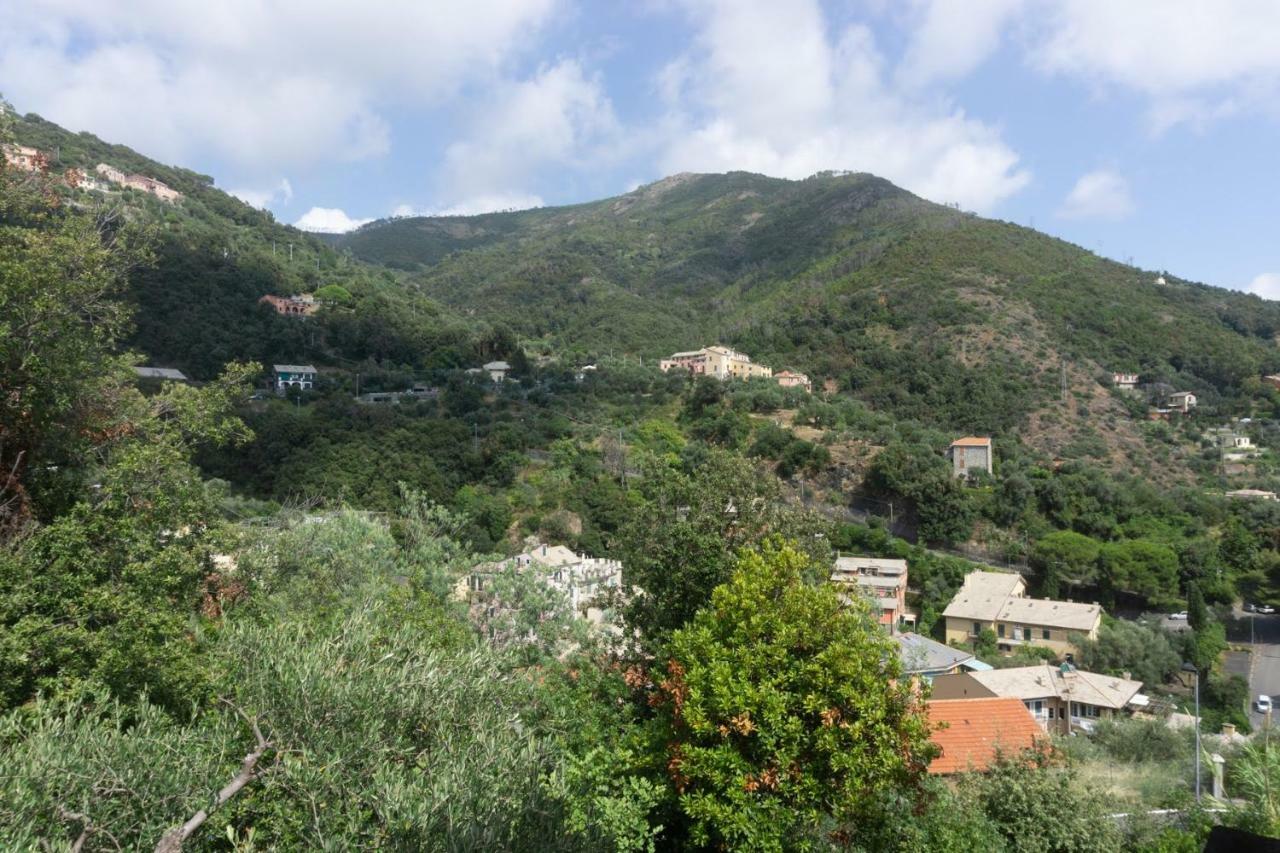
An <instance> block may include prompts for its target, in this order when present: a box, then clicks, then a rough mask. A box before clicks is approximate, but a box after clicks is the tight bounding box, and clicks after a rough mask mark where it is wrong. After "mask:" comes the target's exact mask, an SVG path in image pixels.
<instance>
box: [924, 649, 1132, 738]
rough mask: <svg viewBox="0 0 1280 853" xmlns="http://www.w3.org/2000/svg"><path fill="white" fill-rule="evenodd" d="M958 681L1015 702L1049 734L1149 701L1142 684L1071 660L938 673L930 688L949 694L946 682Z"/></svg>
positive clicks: (1088, 725) (1089, 727)
mask: <svg viewBox="0 0 1280 853" xmlns="http://www.w3.org/2000/svg"><path fill="white" fill-rule="evenodd" d="M959 679H968V680H970V681H973V682H977V683H978V684H979V685H981V686H982V687H983V688H985V689H987V690H989V691H991V693H992V694H993V695H995V696H998V697H1001V698H1010V699H1017V700H1019V701H1020V702H1022V704H1023V705H1024V706H1025V707H1026V709H1027V710H1028V711H1029V712H1030V713H1031V716H1032V717H1033V718H1034V719H1035V721H1036V723H1037V724H1039V726H1040V728H1041V729H1042V730H1043V731H1045V732H1047V733H1048V734H1064V735H1065V734H1071V733H1072V732H1079V731H1083V732H1086V733H1089V732H1092V731H1093V729H1094V727H1095V726H1096V725H1097V723H1098V721H1099V720H1107V719H1112V718H1114V717H1118V716H1126V715H1128V714H1131V713H1133V712H1135V711H1141V710H1144V709H1146V708H1147V707H1148V705H1149V704H1150V700H1149V699H1148V698H1147V696H1145V695H1144V694H1143V693H1142V682H1140V681H1134V680H1132V679H1131V678H1128V677H1127V676H1125V677H1120V676H1114V675H1101V674H1099V673H1096V672H1083V671H1081V670H1078V669H1076V668H1075V667H1074V666H1072V665H1071V664H1069V663H1064V664H1060V665H1058V666H1050V665H1049V664H1037V665H1035V666H1019V667H1014V668H1012V669H991V670H985V671H981V672H971V673H968V674H967V675H962V676H959V677H956V676H950V675H948V676H940V677H938V678H935V679H934V681H933V684H934V689H935V691H939V690H940V691H941V692H942V694H944V695H953V694H954V693H955V692H956V691H957V687H956V685H954V684H951V683H950V682H952V681H956V680H959ZM960 689H963V686H962V687H961V688H960Z"/></svg>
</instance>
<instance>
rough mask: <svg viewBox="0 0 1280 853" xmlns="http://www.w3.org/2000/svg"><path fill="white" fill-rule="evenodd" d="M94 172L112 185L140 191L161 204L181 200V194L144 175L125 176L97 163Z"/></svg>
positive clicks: (116, 170)
mask: <svg viewBox="0 0 1280 853" xmlns="http://www.w3.org/2000/svg"><path fill="white" fill-rule="evenodd" d="M94 171H96V172H97V173H98V174H99V175H101V176H102V177H103V178H106V179H107V180H108V181H110V182H111V183H113V184H119V185H120V186H122V187H125V188H127V189H134V190H141V191H142V192H144V193H148V194H150V195H153V196H155V197H156V198H158V199H160V200H161V201H163V202H168V203H170V204H172V203H173V202H175V201H178V200H179V199H181V198H182V193H180V192H178V191H177V190H175V189H173V188H172V187H170V186H169V185H168V184H166V183H164V182H163V181H157V180H156V179H155V178H148V177H147V176H146V175H127V174H125V173H124V172H122V171H120V170H119V169H117V168H116V167H115V166H111V165H108V164H106V163H99V164H98V166H97V168H96V169H95V170H94Z"/></svg>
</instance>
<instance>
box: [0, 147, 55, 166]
mask: <svg viewBox="0 0 1280 853" xmlns="http://www.w3.org/2000/svg"><path fill="white" fill-rule="evenodd" d="M0 152H3V153H4V162H5V163H7V164H8V165H10V166H12V167H13V168H15V169H19V170H21V171H23V172H43V171H44V170H46V169H48V168H49V158H48V157H46V156H45V154H44V152H43V151H41V150H40V149H39V148H31V147H30V146H27V145H0Z"/></svg>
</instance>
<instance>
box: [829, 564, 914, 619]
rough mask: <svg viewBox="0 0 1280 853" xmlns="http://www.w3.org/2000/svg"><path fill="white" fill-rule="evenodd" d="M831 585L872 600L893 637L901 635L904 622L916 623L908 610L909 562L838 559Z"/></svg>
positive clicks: (879, 616) (832, 573)
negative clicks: (854, 591)
mask: <svg viewBox="0 0 1280 853" xmlns="http://www.w3.org/2000/svg"><path fill="white" fill-rule="evenodd" d="M831 582H832V583H834V584H836V585H837V586H838V587H840V588H842V589H845V590H857V592H858V593H859V594H860V595H862V596H863V597H864V598H867V599H870V601H871V603H872V604H873V605H874V606H875V609H876V612H877V616H878V619H879V622H880V624H881V625H883V626H885V627H886V628H887V629H889V633H891V634H894V633H897V630H898V626H899V625H900V624H902V623H907V622H909V623H912V624H914V623H915V619H916V617H915V614H913V613H909V612H908V611H907V561H906V560H890V559H884V558H882V557H837V558H836V565H835V568H834V569H833V570H832V572H831ZM846 600H848V599H846Z"/></svg>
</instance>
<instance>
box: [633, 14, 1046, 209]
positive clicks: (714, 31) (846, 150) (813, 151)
mask: <svg viewBox="0 0 1280 853" xmlns="http://www.w3.org/2000/svg"><path fill="white" fill-rule="evenodd" d="M685 8H686V9H687V10H688V11H689V13H690V16H691V18H692V19H693V21H694V24H695V26H696V27H697V30H698V35H697V37H696V40H695V45H694V49H693V50H691V51H689V52H688V53H687V54H685V55H684V56H681V57H680V58H678V59H677V60H676V61H675V62H674V63H673V64H671V65H670V66H668V67H667V68H666V69H665V70H664V72H663V73H662V74H661V75H660V77H659V80H658V83H657V85H658V87H659V89H660V93H661V95H662V97H663V98H664V99H665V100H666V101H667V103H668V105H669V113H668V115H667V117H666V119H665V121H664V123H663V126H662V128H661V131H662V133H663V134H665V137H666V140H667V141H666V142H665V143H664V145H663V149H664V150H663V151H662V154H661V155H660V158H659V162H660V165H661V167H662V170H663V171H665V172H673V171H686V170H691V171H722V170H725V169H747V170H751V171H757V172H764V173H766V174H770V175H776V176H780V177H790V178H799V177H804V176H807V175H810V174H812V173H814V172H818V171H822V170H825V169H851V170H856V171H868V172H874V173H875V174H878V175H882V176H884V177H886V178H889V179H890V180H892V181H894V182H896V183H899V184H901V185H902V186H904V187H906V188H907V189H909V190H912V191H914V192H916V193H919V194H921V195H924V196H926V197H928V198H931V199H934V200H936V201H941V202H958V203H960V204H962V205H964V206H965V207H969V208H972V209H975V210H979V211H989V210H991V209H992V208H994V207H995V206H996V205H997V204H999V203H1000V202H1001V201H1002V200H1004V199H1006V198H1008V197H1009V196H1011V195H1013V194H1014V193H1016V192H1018V191H1019V190H1021V189H1022V188H1023V187H1024V186H1026V184H1027V183H1028V181H1029V180H1030V174H1029V173H1028V172H1027V170H1026V169H1024V168H1022V167H1021V165H1020V163H1019V157H1018V155H1017V153H1016V152H1015V151H1014V150H1013V149H1012V148H1010V147H1009V146H1008V145H1006V144H1005V143H1004V142H1003V140H1002V139H1001V138H1000V133H999V131H998V130H997V129H996V128H993V127H991V126H989V125H987V124H985V123H983V122H981V121H977V120H975V119H972V118H970V117H968V116H967V115H965V113H964V111H963V110H961V109H959V108H958V107H955V106H953V105H951V104H949V103H947V102H946V101H942V100H939V99H938V98H936V96H935V97H927V98H926V97H923V96H919V95H915V94H906V93H905V92H903V91H899V90H895V89H894V88H893V87H892V86H891V85H890V84H889V83H888V82H887V78H888V77H889V76H891V75H890V73H889V71H888V69H887V68H886V62H885V60H884V59H883V58H882V57H881V55H880V54H879V52H878V50H877V46H876V44H875V40H874V38H873V36H872V34H871V31H870V30H868V29H867V28H865V27H861V26H853V27H849V28H848V29H846V30H845V31H844V32H842V33H831V32H829V31H828V27H827V23H826V21H825V19H824V18H823V15H822V12H821V9H820V7H819V6H818V4H817V3H816V2H815V0H806V2H793V3H768V2H761V3H754V4H746V3H738V2H729V0H690V2H686V3H685ZM921 73H923V72H921ZM930 73H931V74H932V73H937V72H935V71H931V72H930ZM922 79H923V78H922Z"/></svg>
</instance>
